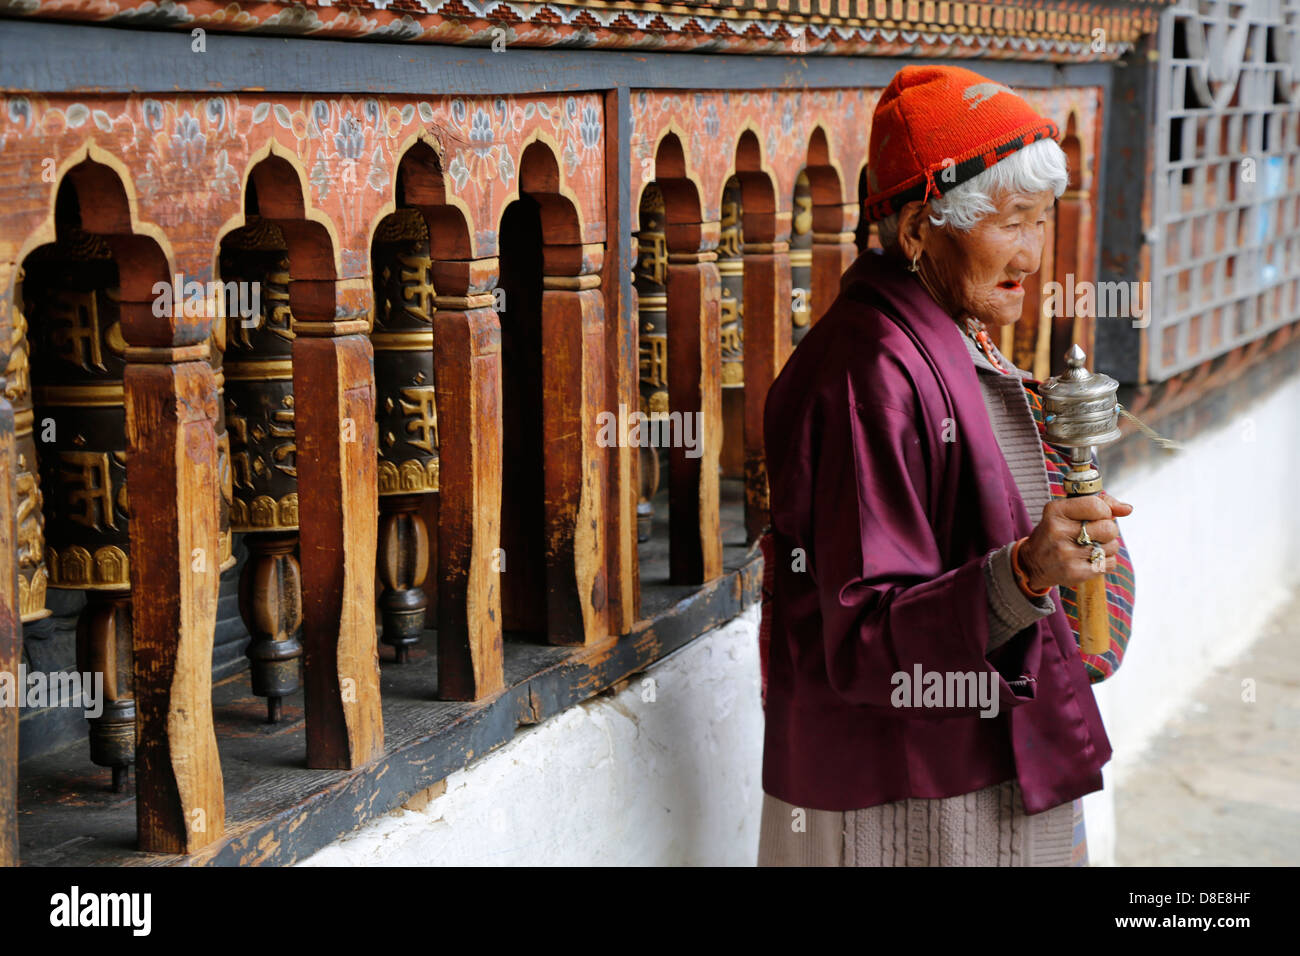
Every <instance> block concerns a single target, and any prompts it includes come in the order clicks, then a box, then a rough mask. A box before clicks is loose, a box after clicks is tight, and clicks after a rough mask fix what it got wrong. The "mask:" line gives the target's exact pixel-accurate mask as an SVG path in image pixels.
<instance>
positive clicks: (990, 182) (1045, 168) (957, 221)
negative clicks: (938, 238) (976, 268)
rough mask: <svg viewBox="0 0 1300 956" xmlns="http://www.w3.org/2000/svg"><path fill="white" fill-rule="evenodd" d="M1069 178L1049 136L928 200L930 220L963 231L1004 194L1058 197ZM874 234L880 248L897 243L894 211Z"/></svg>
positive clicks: (1062, 154)
mask: <svg viewBox="0 0 1300 956" xmlns="http://www.w3.org/2000/svg"><path fill="white" fill-rule="evenodd" d="M940 175H942V174H940ZM1069 181H1070V173H1069V164H1068V162H1067V160H1066V158H1065V151H1064V150H1063V149H1061V147H1060V146H1059V145H1058V144H1057V142H1056V141H1055V140H1053V139H1040V140H1036V141H1034V142H1032V143H1030V144H1029V145H1028V146H1026V147H1024V148H1023V149H1018V150H1016V151H1015V152H1014V153H1012V154H1011V155H1009V156H1008V157H1007V158H1006V159H1003V160H1000V161H998V162H997V163H994V164H993V165H992V166H990V167H989V168H988V169H986V170H984V172H982V173H980V174H979V175H978V176H975V177H973V178H971V179H968V180H966V182H964V183H961V184H959V185H957V186H954V187H953V188H952V189H951V190H949V191H948V192H946V193H944V194H943V195H942V196H936V197H934V198H933V199H931V200H930V202H929V208H930V222H931V223H933V224H934V225H936V226H949V227H951V228H953V229H957V230H960V231H962V232H966V231H968V230H969V229H971V228H972V227H974V225H975V224H976V223H977V222H979V221H980V220H981V219H983V218H984V217H985V216H987V215H988V214H989V213H991V212H995V211H996V210H997V208H998V207H997V205H996V203H995V202H994V200H995V199H997V198H1000V197H1001V196H1003V195H1004V194H1005V193H1038V192H1042V191H1043V190H1046V189H1050V190H1051V191H1052V193H1053V195H1055V196H1056V197H1057V198H1058V199H1059V198H1060V197H1061V193H1063V192H1065V187H1066V186H1067V185H1068V184H1069ZM876 233H877V235H878V236H879V237H880V244H881V246H883V247H884V248H886V249H888V248H889V247H890V246H893V245H895V244H896V243H897V242H898V213H894V214H893V215H892V216H887V217H886V218H884V219H882V220H880V222H879V223H878V224H877V226H876Z"/></svg>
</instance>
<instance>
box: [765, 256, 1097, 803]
mask: <svg viewBox="0 0 1300 956" xmlns="http://www.w3.org/2000/svg"><path fill="white" fill-rule="evenodd" d="M961 336H962V332H961V331H960V330H959V329H958V326H957V323H956V322H955V321H953V319H952V318H951V317H950V316H948V315H947V314H946V313H945V312H944V311H943V310H942V309H940V308H939V306H938V305H937V304H936V303H935V301H934V300H933V299H932V298H931V297H930V295H929V294H928V293H927V292H926V291H925V289H924V288H923V287H922V286H921V284H920V282H918V281H917V280H916V278H915V277H913V276H912V275H911V274H910V273H908V272H907V271H906V269H905V268H903V267H902V266H901V265H900V264H898V263H897V261H896V260H894V259H892V258H888V257H886V256H883V255H880V254H877V253H872V252H868V253H864V254H863V255H861V256H859V257H858V259H857V261H856V262H854V264H853V265H852V266H851V267H850V268H849V270H848V271H847V272H846V273H845V274H844V278H843V280H842V281H841V286H840V295H839V297H838V298H837V299H836V300H835V302H834V304H832V306H831V307H830V310H829V311H828V312H827V313H826V314H825V315H824V316H823V317H822V318H821V319H820V320H819V321H818V322H817V323H816V325H814V326H813V328H812V329H811V330H810V331H809V332H808V334H807V335H806V336H805V337H804V339H803V341H802V342H801V343H800V345H799V348H797V349H796V350H795V351H794V354H793V355H792V356H791V358H790V361H789V362H787V363H786V366H785V368H784V369H783V370H782V372H781V374H780V375H779V376H778V377H777V379H776V381H775V383H773V385H772V388H771V391H770V392H769V394H768V397H767V406H766V409H765V415H764V440H765V442H766V449H767V466H768V477H769V481H770V487H771V514H772V530H773V535H774V539H775V541H774V543H775V553H776V561H775V564H776V579H775V594H774V597H773V603H772V607H771V615H772V618H771V627H772V630H771V651H770V653H771V657H770V661H769V665H768V666H769V673H768V689H767V707H766V716H767V728H766V734H765V738H764V747H763V789H764V790H765V791H766V792H767V793H769V794H771V795H772V796H774V797H778V798H780V799H782V800H785V801H786V802H787V803H791V804H794V805H796V806H802V807H808V808H811V809H818V810H856V809H863V808H866V807H870V806H875V805H877V804H881V803H889V802H892V801H894V800H899V799H902V798H905V797H931V798H934V797H950V796H956V795H958V794H963V793H970V792H972V791H975V790H979V789H981V788H983V787H986V786H990V785H992V784H996V783H1001V782H1003V781H1006V780H1010V779H1012V778H1018V779H1019V781H1020V786H1021V790H1022V794H1023V800H1024V805H1025V809H1026V810H1027V811H1028V812H1029V813H1039V812H1041V811H1043V810H1048V809H1050V808H1052V807H1054V806H1057V805H1059V804H1061V803H1065V802H1067V801H1069V800H1072V799H1073V798H1075V797H1079V796H1082V795H1083V794H1085V793H1089V792H1091V791H1094V790H1099V789H1101V786H1102V778H1101V768H1102V765H1103V764H1105V763H1106V761H1107V760H1109V759H1110V754H1111V749H1110V742H1109V741H1108V740H1107V738H1106V732H1105V729H1104V728H1103V727H1102V723H1101V715H1100V713H1099V712H1098V710H1097V704H1096V702H1095V701H1094V699H1093V696H1092V688H1091V685H1090V684H1089V682H1088V677H1087V674H1086V673H1085V671H1084V667H1083V664H1082V662H1081V661H1080V660H1079V655H1078V649H1077V646H1076V644H1075V640H1074V636H1073V633H1072V632H1071V629H1070V625H1069V623H1068V621H1067V620H1066V617H1065V612H1064V611H1062V610H1061V608H1060V600H1059V597H1058V598H1057V599H1056V603H1057V610H1056V612H1055V613H1054V614H1051V615H1050V616H1047V617H1044V618H1041V619H1040V620H1039V621H1037V622H1036V623H1035V624H1033V625H1032V626H1030V627H1028V628H1026V629H1025V630H1023V631H1021V632H1020V633H1019V634H1017V635H1015V636H1014V637H1013V638H1012V639H1011V640H1010V641H1009V642H1007V643H1006V644H1004V645H1003V646H1001V647H999V648H998V649H997V650H996V651H994V652H992V653H988V652H987V647H988V597H987V593H986V590H985V588H986V585H985V579H984V572H983V567H982V564H983V561H984V558H985V556H986V555H987V554H988V553H989V552H990V551H992V550H994V549H995V548H998V547H1001V546H1002V545H1004V544H1006V543H1007V542H1009V541H1014V540H1016V539H1017V538H1019V537H1021V536H1023V535H1027V534H1028V533H1029V532H1030V531H1031V530H1032V529H1033V524H1034V523H1033V522H1032V521H1031V520H1030V518H1029V515H1028V513H1027V512H1026V510H1025V506H1024V502H1023V501H1022V500H1021V498H1020V493H1019V491H1018V490H1017V488H1016V484H1015V480H1014V479H1013V478H1012V476H1011V472H1010V470H1009V469H1008V468H1007V464H1006V460H1005V459H1004V458H1003V456H1002V451H1001V449H1000V448H999V447H998V443H997V439H996V438H994V436H993V431H992V427H991V425H990V424H989V418H988V413H987V411H986V410H985V407H984V401H983V398H982V396H981V392H980V387H979V384H978V382H977V380H976V372H975V367H974V365H973V363H972V362H971V359H970V354H969V353H968V352H967V350H966V346H965V343H964V342H963V341H962V338H961ZM916 665H920V667H921V668H922V672H931V671H937V672H943V673H947V672H960V673H971V672H974V673H976V674H979V673H980V672H988V673H989V674H990V675H995V676H994V677H993V679H995V680H996V682H997V687H998V690H999V713H998V715H997V716H996V717H992V718H989V717H981V716H979V707H978V705H977V704H972V706H969V707H965V708H960V709H959V708H955V707H951V708H947V709H939V708H933V707H931V708H918V707H904V708H896V707H894V706H892V704H891V695H893V694H894V691H895V686H896V685H895V683H894V681H893V675H894V674H895V673H897V672H905V673H907V674H909V675H912V674H915V673H916V671H915V667H916ZM984 679H986V680H987V679H988V678H984Z"/></svg>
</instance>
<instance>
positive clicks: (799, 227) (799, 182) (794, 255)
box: [790, 170, 813, 345]
mask: <svg viewBox="0 0 1300 956" xmlns="http://www.w3.org/2000/svg"><path fill="white" fill-rule="evenodd" d="M812 250H813V197H812V183H810V182H809V181H808V173H807V172H806V171H804V170H801V171H800V172H799V176H798V178H797V179H795V181H794V218H793V219H792V220H791V223H790V286H791V288H792V289H793V290H794V297H793V302H792V304H791V308H790V324H791V329H790V337H791V341H792V342H793V344H794V345H798V344H799V343H800V341H802V340H803V337H804V336H805V335H807V334H808V329H809V327H810V326H811V325H812V256H813V251H812Z"/></svg>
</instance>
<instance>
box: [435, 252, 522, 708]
mask: <svg viewBox="0 0 1300 956" xmlns="http://www.w3.org/2000/svg"><path fill="white" fill-rule="evenodd" d="M496 281H497V260H496V258H487V259H474V260H467V261H462V262H446V261H439V262H435V263H434V284H435V285H436V286H437V288H438V290H439V292H440V293H441V294H440V295H439V296H438V297H437V298H436V299H435V300H434V301H435V304H436V306H437V310H438V311H437V312H435V313H434V316H433V355H434V377H435V379H436V380H437V382H438V440H439V442H438V443H439V448H440V449H441V451H440V476H439V488H440V490H439V499H440V500H439V502H438V572H439V576H438V696H439V697H440V698H442V699H444V700H481V699H483V698H485V697H490V696H492V695H493V694H496V693H498V692H499V691H500V690H501V689H502V688H503V687H504V686H505V671H504V658H503V656H502V631H501V573H500V572H501V564H500V561H499V548H500V546H501V469H502V461H501V440H502V432H501V324H500V322H499V321H498V317H497V314H496V312H495V311H494V310H493V302H494V300H493V295H492V291H491V290H492V289H493V288H495V287H496Z"/></svg>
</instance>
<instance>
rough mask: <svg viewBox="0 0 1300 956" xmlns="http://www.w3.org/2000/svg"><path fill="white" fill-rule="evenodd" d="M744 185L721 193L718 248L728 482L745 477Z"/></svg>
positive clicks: (730, 184)
mask: <svg viewBox="0 0 1300 956" xmlns="http://www.w3.org/2000/svg"><path fill="white" fill-rule="evenodd" d="M743 216H744V212H743V209H742V206H741V187H740V180H738V179H736V177H734V176H733V177H731V178H730V179H728V180H727V184H726V186H725V187H723V190H722V214H721V230H722V236H721V239H720V240H719V242H718V278H719V281H720V284H721V294H722V303H721V316H720V318H719V321H718V338H719V344H720V347H721V349H722V369H721V372H722V452H721V455H720V464H721V466H722V474H723V475H724V476H725V477H727V478H743V477H744V475H745V392H744V388H745V253H744V248H745V233H744V222H743Z"/></svg>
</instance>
